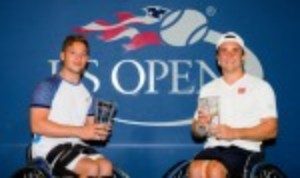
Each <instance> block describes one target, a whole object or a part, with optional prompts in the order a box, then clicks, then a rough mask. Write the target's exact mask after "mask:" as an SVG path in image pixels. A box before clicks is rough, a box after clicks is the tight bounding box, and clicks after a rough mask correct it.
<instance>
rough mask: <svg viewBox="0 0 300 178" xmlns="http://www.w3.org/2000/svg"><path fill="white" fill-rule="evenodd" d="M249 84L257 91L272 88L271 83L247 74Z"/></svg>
mask: <svg viewBox="0 0 300 178" xmlns="http://www.w3.org/2000/svg"><path fill="white" fill-rule="evenodd" d="M247 80H248V83H250V84H252V85H254V86H255V87H256V88H257V89H259V88H272V86H271V85H270V83H269V82H267V81H266V80H264V79H262V78H258V77H256V76H253V75H250V74H247Z"/></svg>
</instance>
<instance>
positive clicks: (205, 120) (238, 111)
mask: <svg viewBox="0 0 300 178" xmlns="http://www.w3.org/2000/svg"><path fill="white" fill-rule="evenodd" d="M246 52H247V51H246V47H245V45H244V41H243V39H242V38H241V37H240V36H239V35H237V34H236V33H234V32H228V33H225V34H223V35H221V37H220V39H219V40H218V42H217V44H216V58H217V64H218V68H219V69H220V72H221V77H220V78H217V79H215V80H213V81H211V82H209V83H208V84H206V85H204V86H203V87H202V88H201V90H200V96H199V101H198V102H199V103H198V108H197V110H196V112H195V116H194V119H193V123H192V132H193V134H194V135H195V136H196V137H203V138H205V143H204V150H202V151H200V152H199V153H198V154H197V155H196V156H195V157H194V159H193V160H192V161H191V163H190V165H189V167H188V168H187V176H188V177H190V178H225V177H230V178H238V177H239V178H240V177H243V174H244V167H245V164H247V161H248V158H249V156H250V155H252V154H254V153H257V154H259V153H261V144H262V142H263V141H264V140H268V139H273V138H275V137H276V134H277V109H276V102H275V95H274V91H273V89H272V87H271V86H270V85H269V84H268V83H267V82H266V81H263V80H262V79H259V78H256V77H254V76H251V75H250V74H247V73H246V72H245V70H244V66H243V65H244V63H245V60H247V59H246Z"/></svg>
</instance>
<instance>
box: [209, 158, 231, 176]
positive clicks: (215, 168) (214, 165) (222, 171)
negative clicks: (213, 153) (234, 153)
mask: <svg viewBox="0 0 300 178" xmlns="http://www.w3.org/2000/svg"><path fill="white" fill-rule="evenodd" d="M207 172H208V174H209V177H216V178H225V177H226V176H227V169H226V168H225V166H224V165H223V164H222V163H221V162H219V161H215V160H214V161H210V162H209V164H208V166H207Z"/></svg>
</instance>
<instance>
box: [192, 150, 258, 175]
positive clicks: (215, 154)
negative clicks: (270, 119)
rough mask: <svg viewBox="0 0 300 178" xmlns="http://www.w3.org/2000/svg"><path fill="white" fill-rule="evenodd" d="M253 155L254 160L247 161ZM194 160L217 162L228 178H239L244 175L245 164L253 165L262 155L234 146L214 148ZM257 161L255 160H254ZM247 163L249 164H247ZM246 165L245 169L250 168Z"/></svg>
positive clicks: (204, 151) (203, 152)
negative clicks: (223, 168)
mask: <svg viewBox="0 0 300 178" xmlns="http://www.w3.org/2000/svg"><path fill="white" fill-rule="evenodd" d="M253 155H255V159H252V158H251V159H252V160H251V161H249V160H250V159H249V158H250V157H253ZM194 159H195V160H217V161H219V162H221V163H222V164H223V165H224V166H225V167H226V169H227V171H228V173H229V176H228V177H230V178H241V177H243V174H244V167H245V165H246V163H247V165H248V164H252V165H253V164H254V162H258V160H260V159H262V153H258V152H252V151H248V150H245V149H242V148H238V147H235V146H230V147H214V148H207V149H205V150H203V151H200V152H199V153H198V154H197V155H196V156H195V158H194ZM256 159H257V160H256ZM248 162H249V163H248ZM252 165H248V166H247V167H251V166H252Z"/></svg>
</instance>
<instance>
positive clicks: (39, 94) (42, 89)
mask: <svg viewBox="0 0 300 178" xmlns="http://www.w3.org/2000/svg"><path fill="white" fill-rule="evenodd" d="M55 91H56V89H55V86H53V85H52V84H51V83H50V82H47V81H44V82H41V83H39V84H38V85H37V87H36V88H35V90H34V92H33V95H32V99H31V103H30V107H42V108H50V107H51V103H52V99H53V96H54V93H55Z"/></svg>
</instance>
